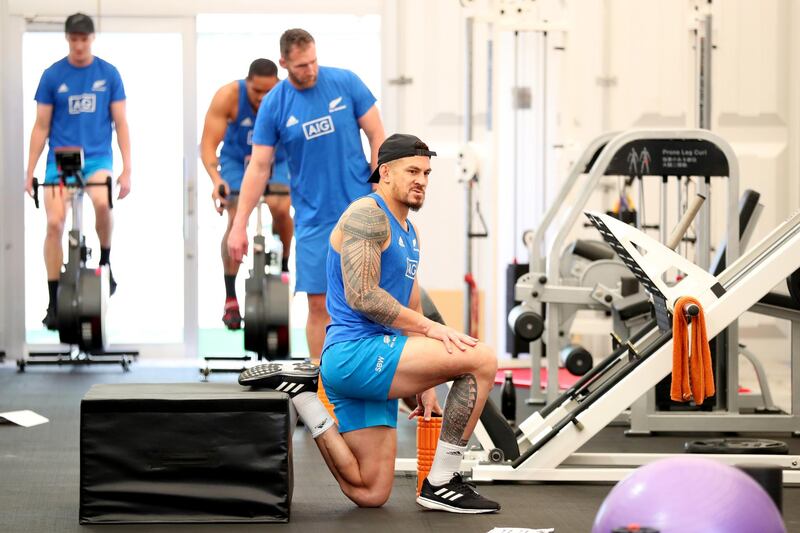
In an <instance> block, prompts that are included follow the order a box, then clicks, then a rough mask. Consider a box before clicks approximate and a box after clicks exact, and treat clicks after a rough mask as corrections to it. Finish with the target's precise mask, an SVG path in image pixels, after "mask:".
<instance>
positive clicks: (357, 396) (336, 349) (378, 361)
mask: <svg viewBox="0 0 800 533" xmlns="http://www.w3.org/2000/svg"><path fill="white" fill-rule="evenodd" d="M407 340H408V337H403V336H400V335H378V336H375V337H367V338H366V339H359V340H357V341H345V342H337V343H336V344H334V345H332V346H328V349H327V350H325V352H323V354H322V367H321V369H320V372H321V375H322V384H323V385H324V386H325V393H326V394H327V395H328V399H329V400H330V402H331V403H332V404H333V407H334V412H335V413H336V418H337V419H338V420H339V432H341V433H345V432H347V431H354V430H356V429H363V428H367V427H373V426H389V427H392V428H394V427H397V400H396V399H395V400H390V399H389V389H391V387H392V380H393V379H394V374H395V371H397V364H398V363H399V362H400V354H402V353H403V348H404V347H405V345H406V341H407Z"/></svg>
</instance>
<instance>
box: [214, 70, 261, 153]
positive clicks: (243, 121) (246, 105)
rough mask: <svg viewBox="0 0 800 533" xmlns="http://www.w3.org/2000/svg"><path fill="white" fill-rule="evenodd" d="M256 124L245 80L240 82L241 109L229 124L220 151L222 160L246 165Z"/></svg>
mask: <svg viewBox="0 0 800 533" xmlns="http://www.w3.org/2000/svg"><path fill="white" fill-rule="evenodd" d="M255 123H256V114H255V112H253V106H251V105H250V100H248V98H247V86H246V85H245V81H244V80H239V109H237V110H236V120H234V121H232V122H230V123H228V127H227V128H226V129H225V137H224V139H223V142H224V144H223V145H222V149H221V150H220V151H219V155H220V158H223V157H228V158H231V159H233V160H234V161H241V162H242V163H244V158H245V157H247V156H248V155H250V152H251V151H252V149H253V126H254V125H255Z"/></svg>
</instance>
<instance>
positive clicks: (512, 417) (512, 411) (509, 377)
mask: <svg viewBox="0 0 800 533" xmlns="http://www.w3.org/2000/svg"><path fill="white" fill-rule="evenodd" d="M500 398H501V400H500V411H501V412H502V413H503V418H505V419H506V421H507V422H508V424H509V425H510V426H513V425H515V424H516V422H517V392H516V391H515V390H514V373H513V372H511V370H506V381H505V383H503V391H502V393H501V395H500Z"/></svg>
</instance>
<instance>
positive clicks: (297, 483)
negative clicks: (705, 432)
mask: <svg viewBox="0 0 800 533" xmlns="http://www.w3.org/2000/svg"><path fill="white" fill-rule="evenodd" d="M211 379H212V380H214V381H233V380H234V379H235V376H234V375H221V376H218V375H214V376H212V377H211ZM198 380H199V374H198V372H197V369H196V368H160V367H154V366H143V365H139V364H134V365H133V367H132V371H131V372H128V373H123V372H122V371H121V370H119V369H118V367H116V366H111V367H100V366H98V367H91V368H83V367H81V368H58V367H38V368H29V369H28V371H27V372H25V373H24V374H18V373H17V371H16V368H15V367H14V366H13V361H10V362H7V363H5V364H4V365H0V412H3V411H12V410H18V409H32V410H34V411H36V412H38V413H40V414H42V415H44V416H46V417H48V418H49V419H50V422H49V423H47V424H44V425H40V426H36V427H33V428H28V429H25V428H21V427H18V426H14V425H10V424H3V425H0V530H2V531H4V532H9V533H11V532H47V533H51V532H60V531H82V532H86V531H98V532H108V531H111V530H114V531H123V532H129V533H139V532H145V531H147V532H153V531H169V532H183V531H193V532H200V531H256V530H258V531H267V530H268V531H276V532H277V531H303V532H309V531H312V532H313V531H343V532H344V531H347V532H352V531H381V532H383V531H386V532H390V531H397V532H402V533H408V532H412V531H413V532H415V533H417V532H424V531H436V532H439V531H445V532H446V531H454V532H458V533H469V532H486V531H489V530H491V529H492V528H494V527H525V528H555V531H556V532H557V533H562V532H563V533H573V532H588V531H589V530H590V529H591V524H592V521H593V519H594V515H595V513H596V512H597V509H598V508H599V506H600V504H601V502H602V501H603V499H604V498H605V496H606V494H608V492H609V491H610V490H611V485H599V484H596V485H586V484H580V485H579V484H560V483H554V484H525V485H520V484H494V485H481V486H480V487H479V489H480V491H481V492H482V493H483V494H485V495H487V496H488V497H490V498H493V499H496V500H497V501H499V502H500V503H501V505H502V506H503V510H502V511H501V512H500V513H499V514H496V515H452V514H449V513H438V512H432V511H424V510H422V509H421V508H420V507H419V506H417V504H416V503H415V502H414V486H415V480H414V478H413V477H411V476H408V477H404V476H398V477H396V478H395V487H394V491H393V493H392V496H391V498H390V500H389V502H388V503H387V504H386V505H385V506H384V507H382V508H380V509H358V508H356V507H355V506H353V504H352V503H350V501H349V500H347V499H346V498H345V497H344V496H343V495H342V494H341V492H340V490H339V487H338V485H337V484H336V482H335V480H334V479H333V476H331V475H330V473H329V472H328V470H327V468H326V467H325V464H324V462H323V461H322V459H321V457H320V455H319V452H318V451H317V448H316V446H315V445H314V443H313V441H312V440H311V438H310V436H309V435H308V433H307V432H306V431H305V430H304V429H300V428H298V430H297V431H296V432H295V435H294V442H293V445H294V465H295V478H294V497H293V500H292V515H291V522H290V523H288V524H253V525H241V524H236V525H230V524H227V525H226V524H219V525H212V524H197V525H167V524H165V525H152V524H146V525H141V526H139V525H124V526H110V525H103V526H80V525H79V524H78V459H79V458H78V416H79V408H80V400H81V398H82V397H83V395H84V394H85V393H86V391H87V390H88V389H89V387H90V386H91V385H92V384H94V383H116V382H128V383H147V382H151V383H152V382H182V381H198ZM526 392H527V391H525V390H524V389H520V390H518V391H517V393H518V397H519V400H518V407H519V411H520V413H519V414H520V415H524V414H525V411H527V410H528V408H527V407H526V406H524V402H523V401H522V398H523V397H524V396H525V393H526ZM493 395H494V396H495V400H499V397H498V396H499V390H495V391H494V393H493ZM398 429H399V431H398V435H399V446H398V448H399V455H400V456H401V457H413V456H414V454H415V450H416V448H415V441H414V439H415V425H414V424H412V423H409V422H407V421H404V420H402V418H401V421H400V423H399V428H398ZM764 437H766V438H769V437H772V438H776V439H779V440H784V441H786V442H789V444H790V450H791V452H792V453H800V439H790V438H788V437H787V436H785V435H771V436H770V435H764ZM689 438H690V437H688V436H685V435H684V436H669V437H663V436H659V437H649V438H642V437H638V438H628V437H625V436H624V435H623V429H622V428H616V427H612V428H607V429H605V430H604V431H603V432H601V433H600V434H599V435H598V436H597V437H595V438H594V439H593V440H592V441H591V442H589V443H588V444H587V446H586V447H585V448H584V449H583V451H597V452H601V451H602V452H610V451H625V452H633V451H639V452H644V451H646V452H675V453H680V452H681V451H682V447H683V443H684V442H685V441H686V440H689ZM783 498H784V504H783V509H784V511H783V513H784V520H785V521H786V527H787V530H788V531H790V532H791V531H800V488H784V494H783Z"/></svg>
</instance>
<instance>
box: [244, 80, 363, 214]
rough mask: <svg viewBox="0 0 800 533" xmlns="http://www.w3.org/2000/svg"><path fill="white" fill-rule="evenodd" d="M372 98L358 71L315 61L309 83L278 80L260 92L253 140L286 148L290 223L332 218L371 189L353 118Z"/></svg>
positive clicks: (361, 114)
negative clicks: (315, 69)
mask: <svg viewBox="0 0 800 533" xmlns="http://www.w3.org/2000/svg"><path fill="white" fill-rule="evenodd" d="M374 104H375V97H374V96H373V95H372V93H371V92H370V90H369V89H368V88H367V86H366V85H365V84H364V82H362V81H361V79H359V77H358V76H356V75H355V74H354V73H353V72H350V71H349V70H344V69H338V68H332V67H320V68H319V73H318V76H317V83H316V84H315V85H314V86H313V87H311V88H310V89H304V90H298V89H296V88H295V87H294V86H293V85H292V84H291V83H290V82H289V80H283V81H281V82H279V83H278V84H277V85H276V86H275V87H274V88H273V89H272V90H271V91H270V92H269V94H268V95H267V96H266V97H265V98H264V101H263V102H262V103H261V107H260V108H259V110H258V115H257V118H256V126H255V132H254V134H253V142H254V143H255V144H261V145H266V146H275V145H276V144H277V143H278V142H279V141H280V142H281V143H282V144H283V146H284V147H285V148H286V152H287V154H288V158H289V170H290V172H291V175H292V181H291V192H292V204H293V205H294V208H295V219H294V220H295V224H298V225H321V224H332V223H334V222H336V220H338V219H339V217H340V216H341V214H342V213H344V211H345V209H347V206H349V205H350V203H352V202H353V201H354V200H356V199H357V198H360V197H362V196H364V195H366V194H369V193H370V192H371V190H372V186H371V185H370V184H369V183H367V180H368V179H369V175H370V169H369V162H368V161H367V158H366V157H365V155H364V149H363V148H362V145H361V133H360V129H359V125H358V119H359V118H361V117H362V116H364V114H365V113H366V112H367V111H369V110H370V108H372V106H373V105H374Z"/></svg>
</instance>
